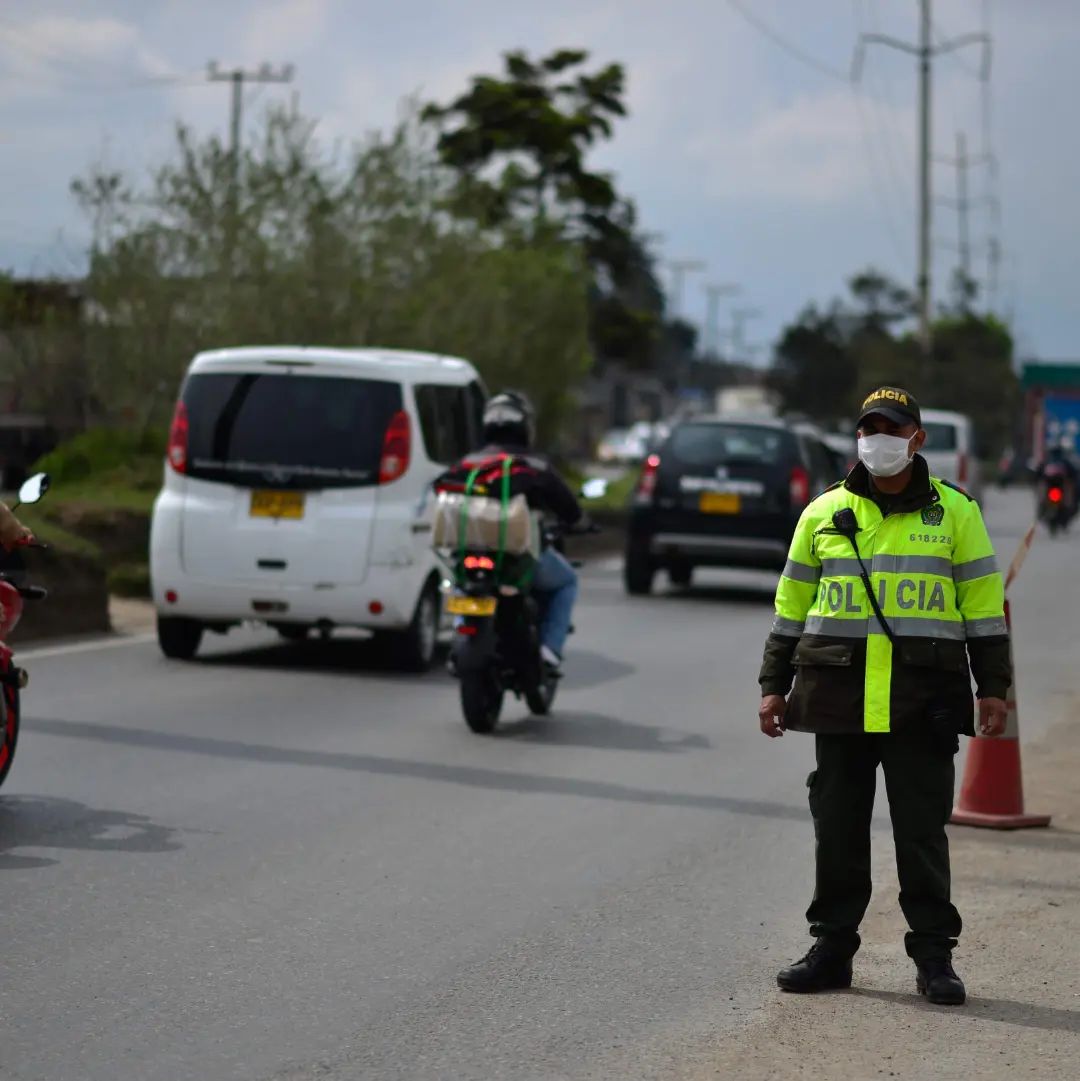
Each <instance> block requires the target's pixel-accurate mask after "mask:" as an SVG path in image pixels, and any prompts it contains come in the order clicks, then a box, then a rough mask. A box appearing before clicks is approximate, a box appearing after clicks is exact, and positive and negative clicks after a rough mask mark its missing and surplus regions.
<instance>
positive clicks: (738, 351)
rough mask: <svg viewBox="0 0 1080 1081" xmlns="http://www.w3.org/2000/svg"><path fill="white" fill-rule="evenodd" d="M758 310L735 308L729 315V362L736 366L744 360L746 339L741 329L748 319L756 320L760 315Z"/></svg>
mask: <svg viewBox="0 0 1080 1081" xmlns="http://www.w3.org/2000/svg"><path fill="white" fill-rule="evenodd" d="M761 314H762V313H761V309H760V308H735V309H734V310H733V311H732V313H731V360H732V362H733V363H735V364H738V363H739V362H740V361H742V360H745V359H746V358H745V357H744V356H743V353H744V352H745V350H746V339H745V337H744V335H743V329H744V328H745V327H746V321H747V320H748V319H756V318H757V317H758V316H759V315H761Z"/></svg>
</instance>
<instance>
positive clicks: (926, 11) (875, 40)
mask: <svg viewBox="0 0 1080 1081" xmlns="http://www.w3.org/2000/svg"><path fill="white" fill-rule="evenodd" d="M867 45H888V46H889V47H890V48H893V49H899V50H900V51H901V52H905V53H908V54H910V55H912V56H914V57H916V58H917V60H918V70H919V160H918V167H917V173H918V180H919V223H918V258H919V269H918V274H917V277H916V295H917V297H918V305H919V344H920V346H921V348H922V353H923V358H924V359H926V360H929V358H930V356H931V353H932V349H933V343H932V341H931V337H930V316H931V303H932V295H931V287H930V226H931V205H932V201H933V196H932V191H931V180H930V140H931V131H930V128H931V121H932V113H933V109H932V105H931V87H930V76H931V67H932V62H933V60H934V58H935V57H938V56H941V55H942V54H943V53H948V52H953V51H954V50H955V49H961V48H963V47H964V46H966V45H982V47H983V73H984V77H986V75H987V74H988V73H989V70H990V37H989V35H988V34H982V33H980V34H961V35H960V36H959V37H956V38H953V39H952V40H951V41H943V42H940V43H939V44H937V45H935V44H934V41H933V25H932V23H931V19H930V0H919V41H918V44H916V45H912V44H911V43H910V42H907V41H898V40H897V39H896V38H893V37H889V36H888V35H886V34H863V35H861V37H860V38H859V41H858V44H857V45H856V46H855V57H854V61H853V63H852V70H851V75H852V80H853V81H854V82H858V81H859V78H860V76H861V75H862V69H863V61H864V59H865V55H866V46H867Z"/></svg>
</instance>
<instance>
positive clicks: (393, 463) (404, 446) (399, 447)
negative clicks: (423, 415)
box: [379, 409, 412, 484]
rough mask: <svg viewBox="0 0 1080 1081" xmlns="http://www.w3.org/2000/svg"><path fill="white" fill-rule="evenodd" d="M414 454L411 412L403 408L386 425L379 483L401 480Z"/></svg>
mask: <svg viewBox="0 0 1080 1081" xmlns="http://www.w3.org/2000/svg"><path fill="white" fill-rule="evenodd" d="M411 454H412V428H411V426H410V424H409V414H408V413H406V412H405V410H403V409H401V410H399V411H398V412H396V413H395V414H394V415H393V416H392V417H391V418H390V423H389V424H388V425H387V426H386V435H385V436H384V438H383V450H382V461H380V463H379V483H380V484H390V483H392V482H393V481H395V480H400V479H401V478H402V477H403V476H404V475H405V473H406V472H407V471H408V468H409V458H410V456H411Z"/></svg>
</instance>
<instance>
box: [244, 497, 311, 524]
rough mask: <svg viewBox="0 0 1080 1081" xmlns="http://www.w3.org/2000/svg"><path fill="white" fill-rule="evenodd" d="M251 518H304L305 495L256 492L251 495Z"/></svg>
mask: <svg viewBox="0 0 1080 1081" xmlns="http://www.w3.org/2000/svg"><path fill="white" fill-rule="evenodd" d="M251 517H252V518H292V519H294V520H297V519H300V518H303V517H304V493H303V492H267V491H254V492H252V493H251Z"/></svg>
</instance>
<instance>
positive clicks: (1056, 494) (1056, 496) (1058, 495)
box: [1046, 488, 1065, 503]
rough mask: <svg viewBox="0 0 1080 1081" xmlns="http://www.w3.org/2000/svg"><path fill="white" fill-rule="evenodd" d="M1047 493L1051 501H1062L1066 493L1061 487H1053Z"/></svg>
mask: <svg viewBox="0 0 1080 1081" xmlns="http://www.w3.org/2000/svg"><path fill="white" fill-rule="evenodd" d="M1046 495H1047V498H1048V499H1049V500H1050V502H1051V503H1060V502H1061V501H1062V500H1063V499H1064V498H1065V493H1064V491H1062V489H1061V488H1051V489H1050V490H1049V491H1048V492H1047V493H1046Z"/></svg>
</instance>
